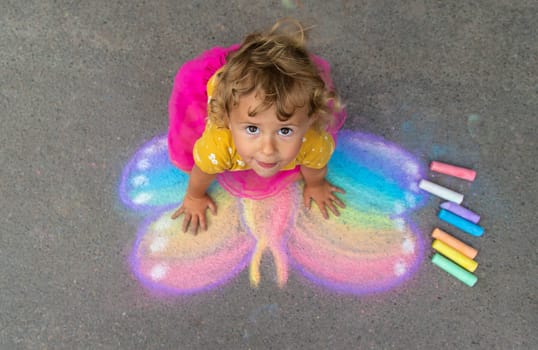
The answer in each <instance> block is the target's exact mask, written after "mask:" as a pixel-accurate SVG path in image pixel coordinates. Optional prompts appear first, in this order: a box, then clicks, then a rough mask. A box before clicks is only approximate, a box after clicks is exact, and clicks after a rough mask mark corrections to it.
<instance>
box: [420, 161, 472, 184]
mask: <svg viewBox="0 0 538 350" xmlns="http://www.w3.org/2000/svg"><path fill="white" fill-rule="evenodd" d="M430 170H431V171H435V172H437V173H441V174H446V175H450V176H454V177H459V178H460V179H464V180H467V181H474V179H475V177H476V171H474V170H472V169H467V168H462V167H459V166H455V165H450V164H446V163H441V162H437V161H433V162H431V164H430Z"/></svg>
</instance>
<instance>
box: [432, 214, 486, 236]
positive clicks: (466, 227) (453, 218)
mask: <svg viewBox="0 0 538 350" xmlns="http://www.w3.org/2000/svg"><path fill="white" fill-rule="evenodd" d="M439 219H441V220H443V221H446V222H448V223H449V224H451V225H454V226H456V227H457V228H459V229H460V230H462V231H464V232H467V233H468V234H470V235H472V236H476V237H479V236H482V235H483V234H484V228H483V227H481V226H478V225H476V224H473V223H472V222H470V221H468V220H465V219H464V218H461V217H459V216H457V215H456V214H452V213H451V212H449V211H447V210H445V209H441V210H440V211H439Z"/></svg>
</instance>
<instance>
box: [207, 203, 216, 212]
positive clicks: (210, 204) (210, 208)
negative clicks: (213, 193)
mask: <svg viewBox="0 0 538 350" xmlns="http://www.w3.org/2000/svg"><path fill="white" fill-rule="evenodd" d="M207 206H208V207H209V210H211V214H213V215H217V205H216V204H215V202H213V201H209V204H208V205H207Z"/></svg>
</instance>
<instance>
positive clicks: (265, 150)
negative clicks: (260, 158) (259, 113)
mask: <svg viewBox="0 0 538 350" xmlns="http://www.w3.org/2000/svg"><path fill="white" fill-rule="evenodd" d="M261 142H262V144H261V152H262V154H265V155H267V156H270V155H272V154H274V153H275V151H276V145H275V140H274V139H273V138H272V137H270V136H266V137H263V138H262V140H261Z"/></svg>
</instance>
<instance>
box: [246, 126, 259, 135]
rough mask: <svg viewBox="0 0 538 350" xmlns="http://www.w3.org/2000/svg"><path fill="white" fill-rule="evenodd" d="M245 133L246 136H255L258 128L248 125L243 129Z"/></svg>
mask: <svg viewBox="0 0 538 350" xmlns="http://www.w3.org/2000/svg"><path fill="white" fill-rule="evenodd" d="M245 131H246V132H247V134H249V135H256V134H258V133H259V132H260V128H258V127H257V126H254V125H249V126H247V127H246V128H245Z"/></svg>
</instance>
